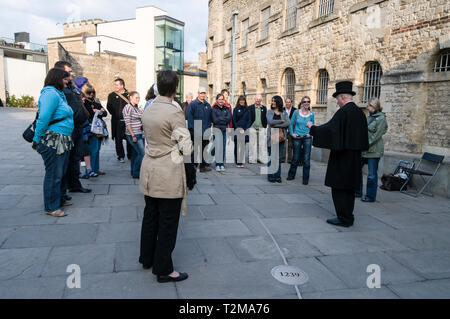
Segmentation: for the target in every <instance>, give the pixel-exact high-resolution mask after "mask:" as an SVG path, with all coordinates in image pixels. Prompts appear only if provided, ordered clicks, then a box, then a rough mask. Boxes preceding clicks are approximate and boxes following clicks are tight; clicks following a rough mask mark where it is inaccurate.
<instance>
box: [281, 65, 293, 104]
mask: <svg viewBox="0 0 450 319" xmlns="http://www.w3.org/2000/svg"><path fill="white" fill-rule="evenodd" d="M282 87H283V94H284V98H285V99H287V98H290V99H291V100H292V103H294V102H295V73H294V70H292V69H291V68H287V69H286V70H285V71H284V76H283V84H282Z"/></svg>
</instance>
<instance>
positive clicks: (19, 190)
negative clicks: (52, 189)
mask: <svg viewBox="0 0 450 319" xmlns="http://www.w3.org/2000/svg"><path fill="white" fill-rule="evenodd" d="M25 194H26V195H40V196H43V195H42V187H36V186H35V185H7V186H5V187H4V188H3V189H2V190H1V191H0V195H25Z"/></svg>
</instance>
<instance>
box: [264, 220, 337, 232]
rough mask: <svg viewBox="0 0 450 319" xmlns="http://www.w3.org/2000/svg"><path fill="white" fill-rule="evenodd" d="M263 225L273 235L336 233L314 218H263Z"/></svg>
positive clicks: (323, 222)
mask: <svg viewBox="0 0 450 319" xmlns="http://www.w3.org/2000/svg"><path fill="white" fill-rule="evenodd" d="M264 223H265V224H266V226H267V227H268V228H269V230H270V231H271V232H272V233H273V234H302V233H304V234H307V233H331V232H337V230H335V229H334V228H333V227H331V226H330V225H329V224H327V223H326V222H325V221H323V220H321V219H319V218H315V217H302V218H265V219H264Z"/></svg>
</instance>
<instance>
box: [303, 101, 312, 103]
mask: <svg viewBox="0 0 450 319" xmlns="http://www.w3.org/2000/svg"><path fill="white" fill-rule="evenodd" d="M302 103H311V101H302Z"/></svg>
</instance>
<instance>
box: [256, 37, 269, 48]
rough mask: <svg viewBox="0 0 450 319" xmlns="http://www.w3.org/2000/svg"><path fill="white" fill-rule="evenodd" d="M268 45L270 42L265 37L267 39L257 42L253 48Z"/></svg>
mask: <svg viewBox="0 0 450 319" xmlns="http://www.w3.org/2000/svg"><path fill="white" fill-rule="evenodd" d="M269 43H270V40H269V37H267V39H264V40H259V41H258V42H256V45H255V48H259V47H262V46H264V45H266V44H269Z"/></svg>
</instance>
